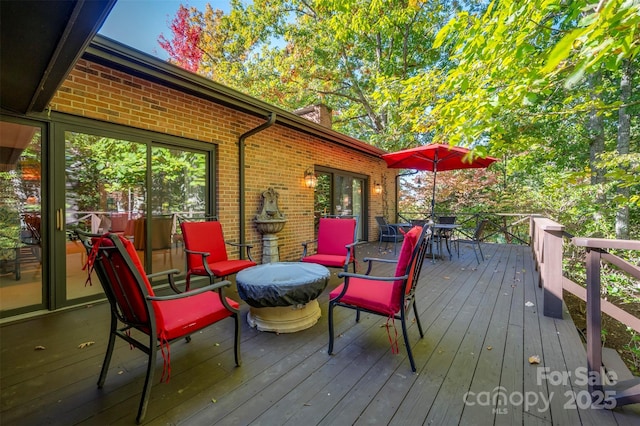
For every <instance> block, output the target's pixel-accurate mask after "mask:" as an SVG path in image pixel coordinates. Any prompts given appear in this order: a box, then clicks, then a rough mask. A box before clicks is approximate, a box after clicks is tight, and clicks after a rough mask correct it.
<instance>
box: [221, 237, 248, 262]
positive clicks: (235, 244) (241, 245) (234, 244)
mask: <svg viewBox="0 0 640 426" xmlns="http://www.w3.org/2000/svg"><path fill="white" fill-rule="evenodd" d="M224 243H225V244H229V245H230V246H233V247H238V248H242V247H245V248H246V250H247V257H248V258H249V260H250V261H252V262H253V259H252V258H251V249H252V248H253V244H241V243H233V242H230V241H225V242H224Z"/></svg>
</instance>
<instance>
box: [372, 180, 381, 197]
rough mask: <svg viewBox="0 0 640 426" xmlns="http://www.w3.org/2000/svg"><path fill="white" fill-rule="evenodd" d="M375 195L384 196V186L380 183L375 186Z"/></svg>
mask: <svg viewBox="0 0 640 426" xmlns="http://www.w3.org/2000/svg"><path fill="white" fill-rule="evenodd" d="M373 193H374V194H376V195H380V194H382V185H380V184H379V183H378V182H376V183H374V184H373Z"/></svg>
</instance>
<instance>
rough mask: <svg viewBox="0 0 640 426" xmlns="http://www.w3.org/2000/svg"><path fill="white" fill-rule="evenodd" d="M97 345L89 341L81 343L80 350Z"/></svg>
mask: <svg viewBox="0 0 640 426" xmlns="http://www.w3.org/2000/svg"><path fill="white" fill-rule="evenodd" d="M95 343H96V342H91V341H89V342H84V343H80V344H79V345H78V349H84V348H86V347H89V346H91V345H93V344H95Z"/></svg>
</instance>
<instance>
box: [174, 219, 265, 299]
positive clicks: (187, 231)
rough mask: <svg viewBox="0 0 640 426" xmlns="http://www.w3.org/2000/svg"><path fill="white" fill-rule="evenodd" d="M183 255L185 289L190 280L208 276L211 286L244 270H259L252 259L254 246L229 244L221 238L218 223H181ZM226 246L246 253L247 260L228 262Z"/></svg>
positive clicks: (189, 284)
mask: <svg viewBox="0 0 640 426" xmlns="http://www.w3.org/2000/svg"><path fill="white" fill-rule="evenodd" d="M180 228H181V229H182V239H183V242H184V251H185V253H187V277H186V289H187V290H189V288H190V286H191V276H192V275H200V276H208V277H209V281H210V283H211V284H213V283H214V281H215V279H216V278H220V279H223V280H224V279H226V277H227V276H229V275H232V274H235V273H238V272H240V271H242V270H243V269H246V268H249V267H251V266H256V265H257V263H256V262H254V261H253V259H252V258H251V249H252V248H253V246H252V245H249V244H237V243H232V242H226V241H225V240H224V235H223V234H222V225H220V222H218V221H217V220H207V221H200V222H189V221H186V220H181V221H180ZM227 245H230V246H235V247H239V248H240V249H242V247H244V248H245V249H246V253H247V257H248V258H249V259H248V260H247V259H229V255H228V254H227V247H226V246H227Z"/></svg>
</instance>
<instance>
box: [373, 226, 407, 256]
mask: <svg viewBox="0 0 640 426" xmlns="http://www.w3.org/2000/svg"><path fill="white" fill-rule="evenodd" d="M376 222H378V229H379V231H380V236H379V238H378V251H381V248H380V247H381V246H382V243H383V242H384V250H387V247H388V246H389V243H390V242H391V241H389V240H391V239H393V254H394V256H395V255H396V253H397V246H398V243H399V242H401V241H402V239H403V235H402V233H401V232H400V230H399V229H398V228H397V227H396V226H394V225H392V224H390V223H389V222H388V221H387V219H385V218H384V216H376Z"/></svg>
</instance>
